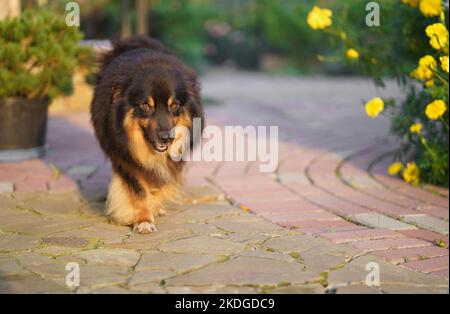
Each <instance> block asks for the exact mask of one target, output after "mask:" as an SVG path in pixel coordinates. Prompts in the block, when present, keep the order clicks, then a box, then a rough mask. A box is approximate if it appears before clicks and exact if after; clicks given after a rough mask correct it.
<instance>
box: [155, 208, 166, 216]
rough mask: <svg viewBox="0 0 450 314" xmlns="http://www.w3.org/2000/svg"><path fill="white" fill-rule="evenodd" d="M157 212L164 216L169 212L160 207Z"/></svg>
mask: <svg viewBox="0 0 450 314" xmlns="http://www.w3.org/2000/svg"><path fill="white" fill-rule="evenodd" d="M156 214H157V215H158V216H159V217H163V216H165V215H166V214H167V212H166V210H165V209H164V208H159V209H158V210H157V211H156Z"/></svg>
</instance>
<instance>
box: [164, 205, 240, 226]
mask: <svg viewBox="0 0 450 314" xmlns="http://www.w3.org/2000/svg"><path fill="white" fill-rule="evenodd" d="M227 214H228V215H230V214H231V215H232V214H236V215H237V214H241V212H239V211H237V210H236V208H234V207H230V206H217V205H203V204H202V205H199V206H195V207H194V208H192V206H191V208H187V209H185V210H184V211H182V212H180V213H177V214H175V215H174V216H172V217H170V221H171V222H172V223H183V222H187V223H194V222H204V221H206V220H209V219H213V218H216V217H221V216H224V215H227Z"/></svg>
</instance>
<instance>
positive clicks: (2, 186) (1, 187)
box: [0, 182, 14, 193]
mask: <svg viewBox="0 0 450 314" xmlns="http://www.w3.org/2000/svg"><path fill="white" fill-rule="evenodd" d="M12 192H14V184H13V183H12V182H0V193H12Z"/></svg>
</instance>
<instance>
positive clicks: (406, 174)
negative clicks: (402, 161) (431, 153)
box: [403, 162, 420, 185]
mask: <svg viewBox="0 0 450 314" xmlns="http://www.w3.org/2000/svg"><path fill="white" fill-rule="evenodd" d="M403 179H404V180H405V181H406V182H408V183H410V184H412V185H418V184H419V182H420V170H419V168H418V167H417V165H416V163H414V162H410V163H408V165H407V166H406V169H405V170H404V171H403Z"/></svg>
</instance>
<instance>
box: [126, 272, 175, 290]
mask: <svg viewBox="0 0 450 314" xmlns="http://www.w3.org/2000/svg"><path fill="white" fill-rule="evenodd" d="M175 274H176V273H175V272H173V271H169V270H160V269H147V270H141V271H135V272H134V273H133V276H132V277H131V279H130V280H129V281H128V282H127V285H128V286H134V285H140V284H144V283H148V282H155V283H160V282H161V281H162V280H165V279H167V278H170V277H173V276H174V275H175Z"/></svg>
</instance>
